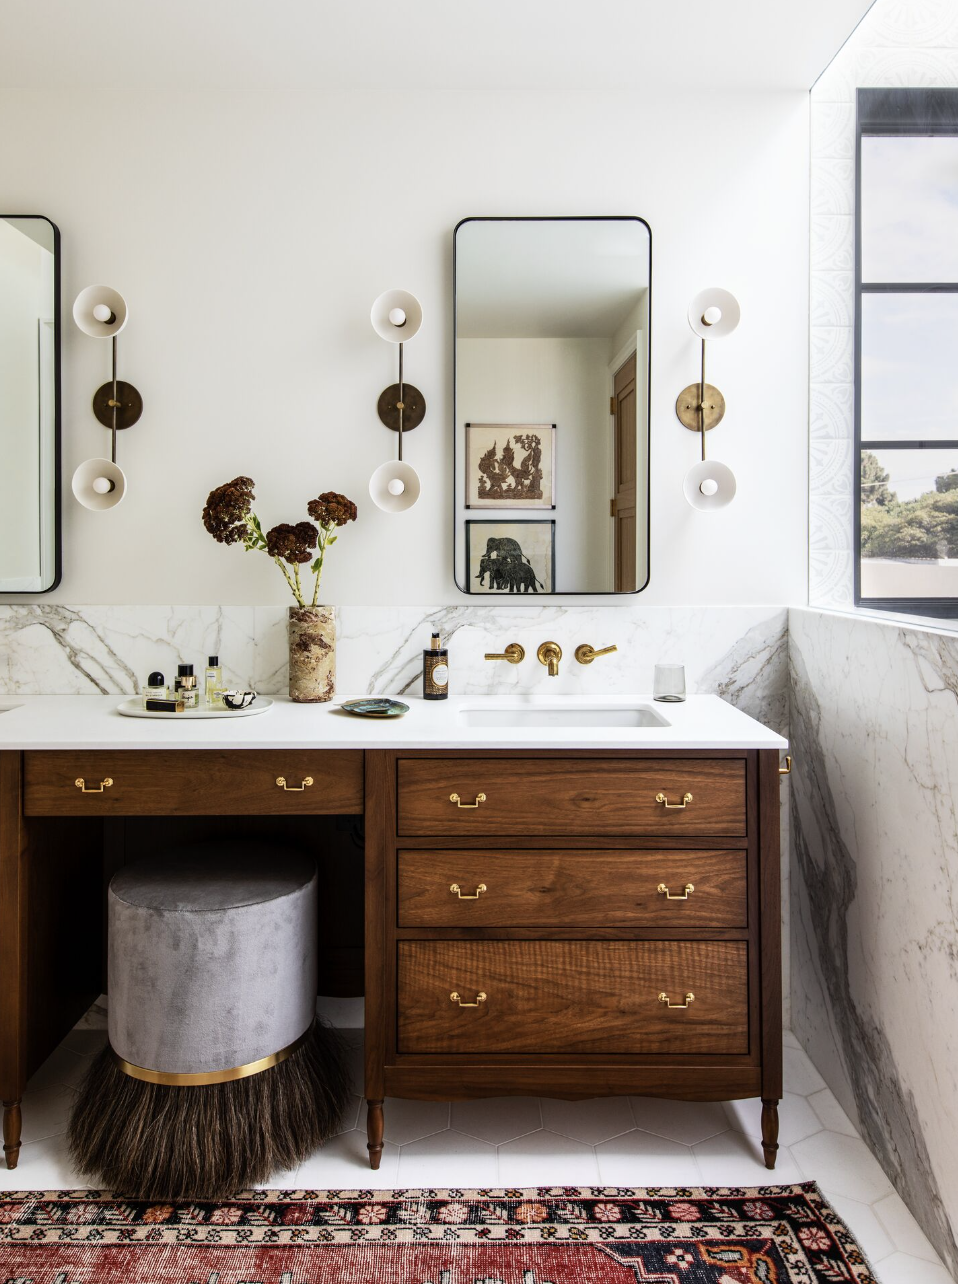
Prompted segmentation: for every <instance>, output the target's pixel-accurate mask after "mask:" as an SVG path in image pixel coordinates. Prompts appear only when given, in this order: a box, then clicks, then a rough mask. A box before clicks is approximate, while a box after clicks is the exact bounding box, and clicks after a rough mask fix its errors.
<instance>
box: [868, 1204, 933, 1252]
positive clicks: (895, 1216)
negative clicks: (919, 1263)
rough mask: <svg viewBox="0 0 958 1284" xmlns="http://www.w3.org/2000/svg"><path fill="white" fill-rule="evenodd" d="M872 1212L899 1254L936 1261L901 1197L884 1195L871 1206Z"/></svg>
mask: <svg viewBox="0 0 958 1284" xmlns="http://www.w3.org/2000/svg"><path fill="white" fill-rule="evenodd" d="M872 1210H873V1212H874V1214H875V1216H876V1217H877V1218H878V1220H879V1221H880V1222H881V1224H882V1226H883V1227H884V1228H885V1230H886V1231H887V1232H888V1234H889V1236H890V1237H891V1240H892V1244H893V1246H894V1247H895V1248H897V1249H898V1250H899V1251H900V1252H902V1253H909V1254H910V1255H911V1256H912V1257H922V1258H924V1259H925V1261H928V1262H937V1261H938V1254H937V1253H936V1252H935V1250H934V1249H933V1248H932V1246H931V1243H930V1241H929V1239H928V1236H927V1235H926V1234H925V1232H924V1231H923V1230H922V1229H921V1227H920V1226H919V1225H918V1223H917V1221H916V1220H915V1218H914V1216H913V1215H912V1212H911V1210H910V1209H909V1208H908V1207H907V1205H906V1204H905V1201H904V1200H903V1199H902V1197H901V1195H899V1194H897V1193H896V1194H892V1195H886V1196H885V1198H884V1199H880V1200H879V1201H878V1203H877V1204H873V1205H872Z"/></svg>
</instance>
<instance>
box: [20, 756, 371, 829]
mask: <svg viewBox="0 0 958 1284" xmlns="http://www.w3.org/2000/svg"><path fill="white" fill-rule="evenodd" d="M279 779H282V780H285V782H286V786H287V787H286V788H284V787H283V786H282V785H279V784H277V780H279ZM307 779H309V780H311V781H312V783H311V784H305V785H304V782H305V781H306V780H307ZM78 781H82V782H83V783H82V785H80V784H78V783H77V782H78ZM107 781H110V783H109V784H107V783H106V782H107ZM84 790H86V791H87V792H84ZM362 809H363V754H362V751H360V750H330V749H326V750H316V749H310V750H302V749H291V750H285V749H283V750H279V749H277V750H272V749H270V750H244V749H229V750H212V749H201V750H193V749H185V750H164V749H156V750H154V749H150V750H133V749H127V750H119V751H117V752H115V753H114V752H108V751H104V750H97V751H95V752H92V753H84V752H82V751H80V750H63V751H61V750H50V751H42V752H41V751H33V752H28V753H25V754H24V785H23V810H24V813H25V814H26V815H28V816H174V815H176V816H219V815H234V816H235V815H238V816H264V815H266V816H290V815H292V816H296V815H317V814H322V813H333V814H340V813H342V814H346V813H351V812H361V811H362Z"/></svg>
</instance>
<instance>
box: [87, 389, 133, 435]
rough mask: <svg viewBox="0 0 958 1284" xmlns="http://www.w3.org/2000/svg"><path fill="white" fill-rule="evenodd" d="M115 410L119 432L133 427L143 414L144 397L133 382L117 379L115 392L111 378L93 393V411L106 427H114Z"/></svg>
mask: <svg viewBox="0 0 958 1284" xmlns="http://www.w3.org/2000/svg"><path fill="white" fill-rule="evenodd" d="M114 411H116V427H117V431H118V432H119V431H121V430H122V429H124V428H132V427H133V425H134V424H135V423H136V422H137V421H138V420H139V418H140V416H141V415H142V414H143V398H142V397H141V396H140V394H139V392H138V391H137V389H136V388H134V387H133V384H132V383H127V382H126V381H125V380H124V379H117V381H116V391H115V392H114V390H113V381H112V380H111V381H110V382H109V383H104V384H101V386H100V387H99V388H97V390H96V392H95V393H94V394H93V413H94V415H95V416H96V418H97V420H98V421H99V422H100V423H101V424H102V425H103V427H104V428H112V427H113V412H114Z"/></svg>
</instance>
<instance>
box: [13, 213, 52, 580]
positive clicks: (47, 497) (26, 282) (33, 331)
mask: <svg viewBox="0 0 958 1284" xmlns="http://www.w3.org/2000/svg"><path fill="white" fill-rule="evenodd" d="M0 459H2V461H3V462H2V467H0V512H2V513H3V519H4V534H3V540H2V541H0V593H46V592H47V591H48V590H49V589H52V588H55V587H56V585H57V584H58V583H59V580H60V234H59V232H58V231H57V229H56V227H55V226H54V225H53V223H51V222H50V220H49V219H46V218H41V217H39V216H35V215H31V216H25V217H14V216H0Z"/></svg>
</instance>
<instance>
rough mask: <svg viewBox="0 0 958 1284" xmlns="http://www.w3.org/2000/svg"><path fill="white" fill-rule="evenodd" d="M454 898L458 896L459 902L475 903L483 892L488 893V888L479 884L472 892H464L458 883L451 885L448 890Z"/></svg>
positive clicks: (483, 884)
mask: <svg viewBox="0 0 958 1284" xmlns="http://www.w3.org/2000/svg"><path fill="white" fill-rule="evenodd" d="M449 890H450V892H452V894H453V895H454V896H458V897H459V899H460V900H461V901H477V900H478V899H479V897H480V896H481V895H482V893H483V892H488V890H489V888H488V887H487V886H486V885H485V883H480V884H479V886H478V887H477V888H476V890H475V891H474V892H471V893H470V892H464V891H463V890H462V888H461V887H460V886H459V884H458V883H453V885H452V886H451V887H450V888H449Z"/></svg>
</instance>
